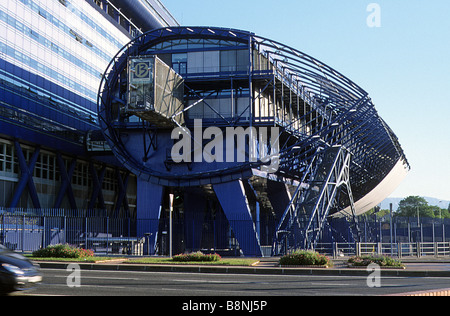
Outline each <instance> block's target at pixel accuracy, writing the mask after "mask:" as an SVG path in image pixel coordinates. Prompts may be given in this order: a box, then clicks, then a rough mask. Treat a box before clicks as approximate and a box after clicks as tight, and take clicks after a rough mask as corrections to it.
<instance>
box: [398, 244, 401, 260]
mask: <svg viewBox="0 0 450 316" xmlns="http://www.w3.org/2000/svg"><path fill="white" fill-rule="evenodd" d="M397 247H398V250H397V254H398V255H397V256H398V258H399V259H401V258H402V243H401V242H399V243H397Z"/></svg>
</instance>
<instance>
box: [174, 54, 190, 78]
mask: <svg viewBox="0 0 450 316" xmlns="http://www.w3.org/2000/svg"><path fill="white" fill-rule="evenodd" d="M172 68H173V70H175V72H176V73H178V74H180V75H183V74H185V73H186V72H187V54H186V53H182V54H173V55H172Z"/></svg>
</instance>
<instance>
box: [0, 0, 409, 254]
mask: <svg viewBox="0 0 450 316" xmlns="http://www.w3.org/2000/svg"><path fill="white" fill-rule="evenodd" d="M0 30H1V32H0V211H3V210H7V211H9V212H8V213H9V214H11V213H12V214H14V212H17V210H18V209H20V208H22V209H26V210H27V212H28V214H33V215H40V214H59V215H62V217H64V218H63V220H61V221H59V222H58V223H57V222H56V221H53V222H51V223H49V222H48V221H47V222H45V221H44V222H45V223H42V222H40V221H34V222H33V223H34V225H35V226H36V227H38V228H37V229H38V230H39V231H40V235H39V238H38V239H40V240H39V242H40V245H41V246H42V245H44V246H45V245H47V244H48V243H51V242H53V240H54V239H55V240H56V239H57V238H60V240H63V241H64V242H73V243H79V244H80V243H81V244H82V243H83V242H84V246H86V247H87V246H89V240H91V241H92V240H98V239H97V238H103V242H105V240H106V244H107V246H106V247H105V249H106V251H107V252H108V251H109V248H108V247H109V246H108V243H109V242H111V241H112V240H113V239H115V241H116V242H117V243H119V244H120V243H121V240H122V238H124V237H125V236H128V241H130V239H129V238H134V237H137V238H140V240H143V239H144V238H142V237H145V240H146V245H145V249H146V252H148V253H150V254H153V253H159V254H163V253H167V251H166V250H167V248H168V247H167V246H168V245H167V243H168V241H169V238H168V235H170V236H172V238H173V240H172V243H171V245H172V246H173V249H174V252H177V253H178V252H184V251H195V250H207V251H218V250H221V251H223V252H228V253H230V252H231V253H232V254H234V255H238V254H239V253H242V254H243V255H247V256H262V255H271V254H275V255H276V254H279V253H281V252H284V251H287V250H288V249H294V248H314V247H315V246H316V244H317V243H318V242H319V241H321V240H337V239H339V238H340V237H339V236H342V235H346V236H350V237H351V238H353V239H354V240H356V239H357V238H358V229H357V227H358V226H357V223H356V216H357V215H359V214H362V213H364V212H366V211H367V210H369V209H371V208H372V207H373V206H375V205H377V204H378V203H379V202H381V201H382V200H383V199H384V198H385V197H386V196H388V195H389V194H390V193H391V192H392V191H393V190H394V188H395V187H396V186H397V185H398V184H399V183H400V181H401V180H402V179H403V177H404V176H405V175H406V173H407V172H408V170H409V165H408V162H407V160H406V157H405V155H404V153H403V150H402V148H401V146H400V144H399V141H398V139H397V138H396V136H395V134H394V132H393V131H392V130H391V129H390V128H389V126H387V124H386V123H385V122H384V121H383V119H382V118H381V117H380V116H379V115H378V113H377V111H376V109H375V106H374V104H373V103H372V101H371V99H370V97H369V96H368V93H367V92H366V91H365V90H363V89H362V88H361V87H359V86H358V85H357V84H355V83H354V82H353V81H351V80H350V79H348V78H347V77H345V76H344V75H343V74H341V73H340V72H338V71H336V70H334V69H333V68H331V67H329V66H328V65H326V64H324V63H323V62H321V61H319V60H317V59H315V58H313V57H311V56H309V55H307V54H305V53H303V52H301V51H299V50H297V49H295V48H292V47H289V46H286V45H284V44H282V43H279V42H277V41H275V40H271V39H267V38H264V37H261V36H258V35H256V34H254V33H251V32H248V31H242V30H235V29H227V28H218V27H199V26H196V27H194V26H192V27H186V26H185V27H182V26H179V25H178V23H177V21H176V20H175V18H174V17H172V16H171V15H170V13H169V12H168V11H167V10H166V8H165V7H164V5H163V4H162V3H161V2H160V1H159V0H120V1H119V0H3V1H2V2H1V3H0ZM47 210H61V211H58V212H56V213H55V212H53V211H52V212H49V211H47ZM76 216H80V217H82V216H90V217H94V216H97V217H100V216H102V220H101V221H96V218H94V219H93V220H92V222H99V223H100V224H98V225H94V224H92V225H88V221H87V220H86V221H83V222H82V223H81V224H79V225H78V224H77V223H75V227H76V228H74V229H72V228H69V227H71V226H70V224H71V223H68V222H67V220H66V219H67V218H66V217H76ZM103 218H107V219H106V220H103ZM340 218H345V219H347V220H346V221H340ZM110 219H125V220H124V221H121V222H120V225H119V224H118V226H120V227H122V228H124V229H123V230H120V229H118V230H117V231H113V230H112V229H110V227H111V226H109V225H110V223H111V221H112V220H111V221H110ZM169 221H170V222H169ZM342 222H345V225H342ZM105 223H106V224H105ZM48 225H53V226H51V227H50V226H48ZM77 225H78V226H77ZM104 227H106V229H104ZM49 228H50V229H53V228H54V229H55V231H57V233H55V234H53V235H54V236H49V231H48V229H49ZM29 230H30V236H31V237H30V238H31V239H33V237H32V234H33V228H31V229H29ZM125 231H126V233H124V232H125ZM22 232H24V230H22ZM15 234H16V235H18V233H17V232H15ZM99 234H102V237H98V235H99ZM3 238H4V237H3ZM141 238H142V239H141ZM24 239H25V238H22V240H21V243H22V244H24V243H25V242H24ZM34 239H36V238H34ZM349 239H350V238H349V237H348V238H347V241H350V240H349ZM41 241H42V242H41ZM132 242H134V241H132ZM17 244H19V243H17ZM22 249H23V248H22ZM211 249H212V250H211Z"/></svg>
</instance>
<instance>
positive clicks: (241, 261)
mask: <svg viewBox="0 0 450 316" xmlns="http://www.w3.org/2000/svg"><path fill="white" fill-rule="evenodd" d="M26 257H27V258H28V259H30V260H33V261H52V262H81V263H82V262H86V263H95V262H97V261H109V260H111V261H112V260H120V259H124V260H126V261H124V263H129V264H133V263H136V264H177V265H178V264H181V265H186V264H195V265H197V264H200V265H224V266H251V265H252V264H254V263H256V262H258V261H259V260H258V259H254V258H253V259H245V258H222V259H221V260H220V261H214V262H194V261H191V262H176V261H173V260H172V259H171V258H167V257H148V258H131V259H127V258H125V257H86V258H82V259H73V258H35V257H33V256H26Z"/></svg>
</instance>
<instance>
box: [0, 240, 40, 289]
mask: <svg viewBox="0 0 450 316" xmlns="http://www.w3.org/2000/svg"><path fill="white" fill-rule="evenodd" d="M41 281H42V276H41V274H40V272H39V267H38V266H36V265H34V264H33V263H32V262H31V261H30V260H28V259H27V258H25V257H24V256H22V255H21V254H18V253H16V252H14V251H11V250H9V249H8V248H6V247H4V246H2V245H0V294H6V293H10V292H14V291H23V290H29V289H31V288H33V287H35V286H36V285H37V284H38V283H39V282H41Z"/></svg>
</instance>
